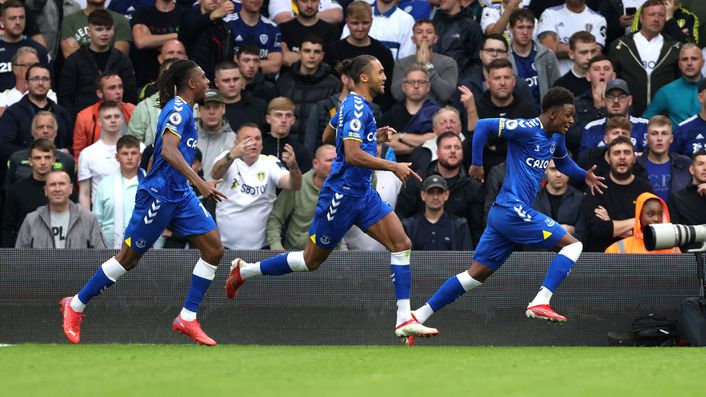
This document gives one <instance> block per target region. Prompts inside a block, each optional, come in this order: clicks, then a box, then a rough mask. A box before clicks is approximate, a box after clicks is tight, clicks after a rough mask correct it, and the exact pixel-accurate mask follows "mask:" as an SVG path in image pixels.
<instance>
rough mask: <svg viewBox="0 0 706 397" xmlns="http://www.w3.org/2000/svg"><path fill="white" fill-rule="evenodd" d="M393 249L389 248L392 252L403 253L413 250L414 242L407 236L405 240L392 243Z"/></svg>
mask: <svg viewBox="0 0 706 397" xmlns="http://www.w3.org/2000/svg"><path fill="white" fill-rule="evenodd" d="M391 245H392V246H391V247H389V250H390V252H402V251H408V250H411V249H412V240H410V239H409V237H407V236H406V235H405V238H403V239H400V240H398V241H392V242H391Z"/></svg>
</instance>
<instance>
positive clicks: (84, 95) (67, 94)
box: [57, 46, 137, 117]
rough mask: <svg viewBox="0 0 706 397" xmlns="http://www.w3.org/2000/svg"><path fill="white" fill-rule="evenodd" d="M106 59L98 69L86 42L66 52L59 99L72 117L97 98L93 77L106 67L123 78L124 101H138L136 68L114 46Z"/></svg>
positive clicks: (94, 78)
mask: <svg viewBox="0 0 706 397" xmlns="http://www.w3.org/2000/svg"><path fill="white" fill-rule="evenodd" d="M109 51H110V55H109V56H108V63H106V65H105V70H103V71H101V70H98V65H97V64H96V61H95V59H94V58H93V55H91V50H89V49H88V46H81V48H79V49H78V50H76V52H74V53H73V54H71V55H69V57H68V58H67V59H66V62H65V63H64V67H63V68H62V69H61V82H60V84H59V91H58V92H57V93H58V95H59V97H58V98H59V103H60V104H61V105H63V106H64V107H66V109H67V110H68V111H69V113H71V115H72V116H73V117H75V116H76V114H77V113H78V112H80V111H81V110H83V109H84V108H86V107H88V106H91V105H93V104H94V103H96V102H98V97H97V96H96V79H97V78H98V76H99V75H100V74H101V73H102V72H105V71H113V72H115V73H117V74H118V75H119V76H120V78H121V79H122V80H123V90H124V93H123V102H129V103H132V104H136V103H137V83H136V81H135V69H134V68H133V67H132V62H131V61H130V58H129V57H126V56H125V55H123V53H122V52H120V51H118V50H116V49H115V48H112V47H111V48H110V50H109Z"/></svg>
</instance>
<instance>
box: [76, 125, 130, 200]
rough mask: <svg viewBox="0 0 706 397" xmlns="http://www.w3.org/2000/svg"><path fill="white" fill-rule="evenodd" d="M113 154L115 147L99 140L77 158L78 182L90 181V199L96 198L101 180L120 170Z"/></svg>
mask: <svg viewBox="0 0 706 397" xmlns="http://www.w3.org/2000/svg"><path fill="white" fill-rule="evenodd" d="M115 152H116V146H115V145H107V144H105V143H103V141H102V140H100V139H99V140H98V141H96V142H95V143H94V144H92V145H90V146H89V147H87V148H85V149H83V151H81V154H80V155H79V156H78V181H79V182H81V181H85V180H86V179H89V178H90V179H91V197H95V196H96V189H97V188H98V184H99V183H100V181H102V180H103V178H105V177H106V176H108V175H112V174H114V173H115V172H116V171H117V170H119V169H120V163H118V160H116V159H115Z"/></svg>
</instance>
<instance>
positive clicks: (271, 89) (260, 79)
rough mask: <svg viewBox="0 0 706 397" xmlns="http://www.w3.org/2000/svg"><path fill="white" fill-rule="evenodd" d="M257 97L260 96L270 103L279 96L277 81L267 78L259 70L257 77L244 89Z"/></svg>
mask: <svg viewBox="0 0 706 397" xmlns="http://www.w3.org/2000/svg"><path fill="white" fill-rule="evenodd" d="M243 91H244V92H246V93H248V94H249V95H251V96H254V97H255V98H260V99H262V100H263V101H265V103H268V104H269V103H270V101H271V100H273V99H275V98H276V97H277V87H276V86H275V83H273V82H271V81H267V80H265V75H263V74H262V72H257V74H256V75H255V79H254V80H253V81H252V82H251V83H250V84H248V85H246V86H245V88H244V89H243Z"/></svg>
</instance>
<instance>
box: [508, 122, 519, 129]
mask: <svg viewBox="0 0 706 397" xmlns="http://www.w3.org/2000/svg"><path fill="white" fill-rule="evenodd" d="M517 125H518V122H517V120H505V129H506V130H514V129H515V128H517Z"/></svg>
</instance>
